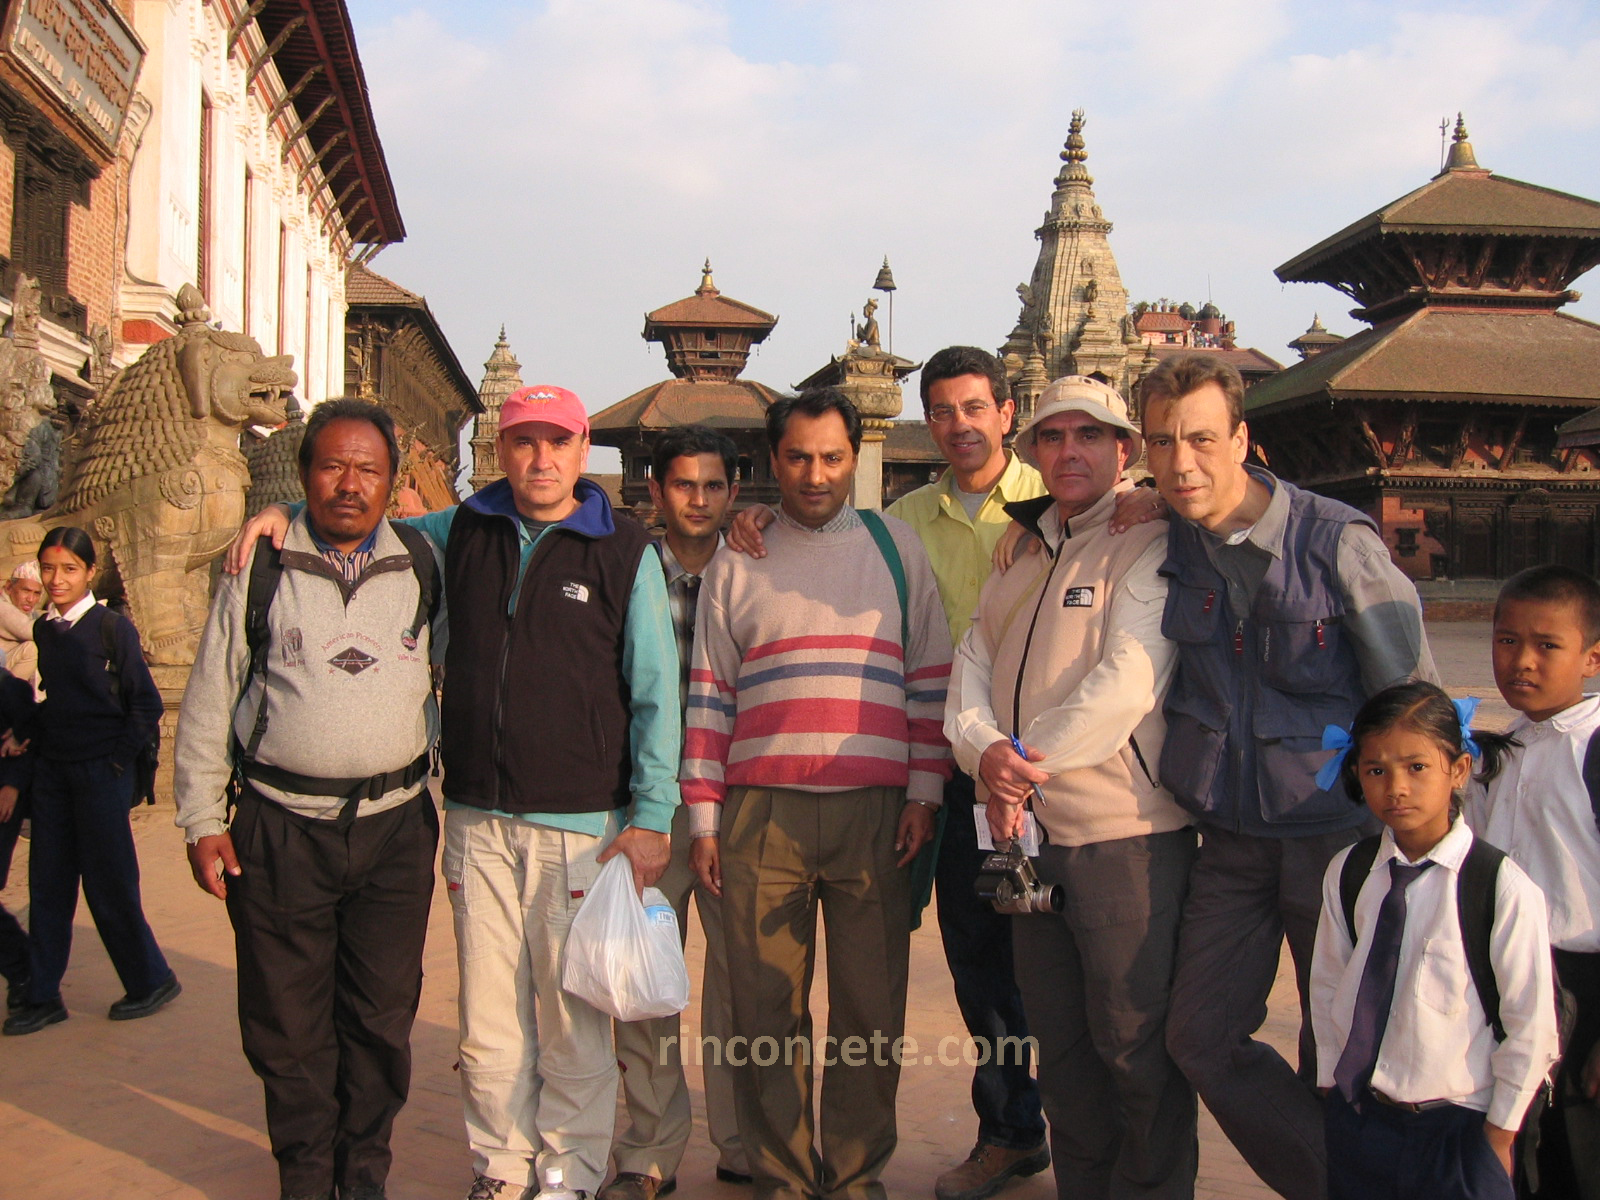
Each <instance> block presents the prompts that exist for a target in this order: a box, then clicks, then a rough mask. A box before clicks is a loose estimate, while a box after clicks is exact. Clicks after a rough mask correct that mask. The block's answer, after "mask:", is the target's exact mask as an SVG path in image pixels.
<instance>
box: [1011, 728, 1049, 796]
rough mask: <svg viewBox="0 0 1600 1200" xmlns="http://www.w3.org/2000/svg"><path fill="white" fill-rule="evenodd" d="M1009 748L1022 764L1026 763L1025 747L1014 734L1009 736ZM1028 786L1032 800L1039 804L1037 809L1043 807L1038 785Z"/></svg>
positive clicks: (1041, 793)
mask: <svg viewBox="0 0 1600 1200" xmlns="http://www.w3.org/2000/svg"><path fill="white" fill-rule="evenodd" d="M1011 748H1012V749H1013V750H1015V751H1016V752H1017V757H1018V758H1020V759H1021V760H1022V761H1023V762H1027V761H1028V751H1027V748H1026V747H1025V746H1023V744H1022V739H1021V738H1019V737H1018V736H1017V735H1016V734H1014V733H1013V734H1012V735H1011ZM1028 786H1029V787H1031V788H1032V789H1033V798H1034V799H1035V800H1037V801H1038V802H1039V807H1040V808H1043V807H1044V792H1043V791H1042V790H1041V789H1040V787H1039V785H1038V784H1037V783H1032V784H1029V785H1028Z"/></svg>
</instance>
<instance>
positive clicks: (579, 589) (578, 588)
mask: <svg viewBox="0 0 1600 1200" xmlns="http://www.w3.org/2000/svg"><path fill="white" fill-rule="evenodd" d="M561 594H562V595H563V596H565V597H566V598H567V599H568V600H577V601H579V602H580V603H582V604H587V603H589V589H588V588H586V587H584V585H583V584H581V583H564V584H562V585H561Z"/></svg>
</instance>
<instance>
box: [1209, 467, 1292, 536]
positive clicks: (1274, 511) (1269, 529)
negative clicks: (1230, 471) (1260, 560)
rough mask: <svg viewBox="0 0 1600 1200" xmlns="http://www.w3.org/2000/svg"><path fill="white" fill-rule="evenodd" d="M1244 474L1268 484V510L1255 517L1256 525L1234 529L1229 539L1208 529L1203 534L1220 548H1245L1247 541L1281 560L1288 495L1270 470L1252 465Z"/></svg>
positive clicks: (1286, 520) (1286, 525) (1287, 512)
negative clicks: (1269, 496) (1243, 546)
mask: <svg viewBox="0 0 1600 1200" xmlns="http://www.w3.org/2000/svg"><path fill="white" fill-rule="evenodd" d="M1245 471H1246V472H1248V473H1249V474H1250V476H1251V477H1252V478H1254V479H1257V480H1259V481H1260V482H1261V483H1263V484H1265V485H1266V486H1267V489H1268V490H1269V491H1270V492H1271V493H1272V495H1271V498H1270V499H1269V500H1268V501H1267V507H1266V510H1265V511H1264V512H1262V514H1261V515H1260V516H1259V517H1258V518H1256V523H1255V524H1254V525H1251V526H1249V527H1248V528H1246V529H1240V530H1235V531H1234V532H1233V533H1232V534H1230V535H1228V536H1226V537H1221V536H1218V535H1217V534H1214V533H1212V532H1211V531H1210V530H1209V529H1205V530H1203V532H1204V533H1205V535H1206V536H1207V537H1209V538H1211V539H1212V540H1213V542H1214V543H1215V544H1216V545H1218V546H1242V545H1244V544H1245V543H1246V542H1248V543H1250V545H1252V546H1254V547H1255V548H1256V549H1257V550H1261V551H1263V552H1264V553H1266V554H1270V555H1271V556H1272V557H1273V558H1282V557H1283V535H1284V533H1285V531H1286V530H1287V529H1288V527H1289V493H1288V492H1287V491H1285V490H1284V489H1283V488H1281V487H1279V486H1278V480H1277V478H1276V477H1275V476H1274V475H1273V474H1272V473H1271V472H1270V471H1263V470H1261V469H1260V468H1259V467H1250V466H1247V467H1245Z"/></svg>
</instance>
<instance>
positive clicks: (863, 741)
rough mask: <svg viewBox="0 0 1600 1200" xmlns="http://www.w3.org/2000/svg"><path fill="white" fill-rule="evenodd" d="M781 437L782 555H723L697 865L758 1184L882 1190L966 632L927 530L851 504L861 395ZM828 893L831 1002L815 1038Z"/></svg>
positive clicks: (694, 813)
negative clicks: (957, 665)
mask: <svg viewBox="0 0 1600 1200" xmlns="http://www.w3.org/2000/svg"><path fill="white" fill-rule="evenodd" d="M767 441H768V443H769V445H770V446H771V447H772V468H773V474H774V476H775V477H776V478H777V481H778V488H779V492H780V494H781V496H782V503H781V505H780V509H779V514H778V519H777V521H776V522H774V523H773V525H772V526H771V528H770V529H768V530H767V534H766V544H767V550H768V554H767V556H766V557H765V558H762V559H752V558H749V557H746V556H743V555H719V556H718V557H717V558H716V559H715V560H713V562H712V564H711V566H710V567H709V568H708V570H707V571H706V575H705V582H704V583H703V584H702V586H701V595H700V605H699V611H698V614H697V618H696V625H695V640H694V665H693V669H692V671H691V673H690V696H689V711H688V731H687V735H686V743H685V748H684V758H683V776H682V778H683V793H684V800H685V801H686V802H687V803H688V804H689V805H690V831H691V833H692V834H693V836H694V844H693V849H692V850H691V862H692V863H693V865H694V866H695V869H696V871H697V872H698V873H699V875H700V879H701V882H702V883H703V884H704V885H705V886H706V887H707V888H709V889H710V890H711V891H712V892H713V893H715V894H717V895H720V896H722V897H723V913H724V923H725V927H726V934H727V949H728V962H729V973H730V990H731V992H732V994H733V1025H734V1029H735V1030H736V1031H737V1032H736V1035H735V1036H734V1037H733V1038H731V1039H729V1041H728V1044H727V1045H726V1046H723V1047H721V1048H720V1049H721V1052H722V1054H723V1055H724V1060H725V1061H728V1062H731V1063H733V1065H734V1066H735V1067H737V1068H739V1071H738V1074H737V1076H736V1082H735V1089H736V1095H737V1097H738V1109H739V1134H740V1138H741V1140H742V1141H743V1142H744V1145H745V1147H746V1149H747V1151H748V1153H749V1156H750V1165H751V1169H752V1172H753V1173H754V1175H755V1180H756V1197H757V1200H769V1198H773V1197H785V1198H793V1200H801V1198H802V1197H814V1196H820V1197H828V1198H833V1197H839V1198H843V1197H846V1196H848V1197H852V1198H862V1200H871V1198H875V1197H882V1196H883V1195H884V1194H885V1193H884V1190H883V1185H882V1184H881V1183H879V1182H878V1179H879V1176H880V1174H881V1173H882V1171H883V1168H884V1165H885V1164H886V1163H887V1162H888V1160H889V1156H890V1155H891V1154H892V1153H893V1152H894V1144H895V1120H894V1102H895V1091H896V1088H897V1086H898V1083H899V1074H900V1072H899V1066H900V1062H901V1058H902V1053H903V1046H902V1044H898V1039H899V1038H900V1037H901V1035H902V1032H903V1030H904V1025H905V999H906V973H907V965H908V958H909V937H910V922H911V888H910V879H909V869H908V868H909V865H910V863H911V860H912V859H913V858H914V857H915V856H916V854H917V851H918V850H920V849H921V848H922V846H923V845H924V843H926V842H927V841H928V839H929V838H930V837H931V836H932V832H933V813H934V810H935V809H936V808H937V807H938V805H939V803H940V800H941V796H942V789H943V784H944V780H945V779H946V778H947V777H948V775H949V771H950V764H949V750H948V747H947V746H946V745H945V741H944V738H943V735H942V734H941V732H940V724H941V720H942V714H943V706H944V695H945V686H946V683H947V681H948V677H949V671H950V635H949V628H948V625H947V623H946V620H945V616H944V609H943V608H942V606H941V605H940V602H939V592H938V587H937V584H936V583H935V580H934V575H933V569H932V567H930V566H929V564H928V558H927V555H926V553H925V552H924V551H923V549H922V545H921V543H920V542H919V541H918V539H917V536H916V534H915V533H914V532H913V531H912V530H911V528H910V527H909V526H907V525H905V524H904V523H903V522H900V521H897V520H894V519H893V518H882V517H879V516H877V514H867V516H866V517H865V518H863V516H862V515H861V514H858V513H857V512H856V510H855V509H853V508H850V507H848V506H847V504H846V501H847V500H848V498H849V495H850V487H851V483H852V481H853V478H854V475H855V467H856V455H857V452H858V451H859V449H860V446H861V418H860V415H859V414H858V413H857V412H856V410H855V408H854V406H853V405H852V404H851V403H850V401H849V400H847V399H846V398H845V397H844V396H843V395H842V394H841V393H840V392H838V391H836V390H833V389H819V390H816V391H808V392H803V393H801V394H800V395H799V396H796V397H792V398H786V399H783V400H780V401H778V402H777V403H775V404H774V405H773V406H772V407H771V408H770V409H769V410H768V411H767ZM897 576H899V578H898V579H897ZM902 597H903V599H902ZM819 903H820V905H821V907H822V909H823V912H824V914H825V915H826V919H827V927H828V933H829V936H828V1008H829V1019H828V1036H826V1037H824V1038H821V1039H819V1040H818V1041H817V1042H816V1043H815V1045H814V1046H813V1044H812V1039H811V1017H810V1013H809V1010H808V1008H807V1003H806V993H807V991H808V989H809V984H810V980H811V975H812V968H813V966H814V964H815V954H816V950H815V933H816V916H817V907H818V905H819ZM707 1052H708V1053H715V1051H714V1050H713V1049H712V1048H711V1047H707ZM813 1062H817V1063H819V1064H821V1065H822V1067H823V1069H824V1074H823V1091H822V1114H821V1122H820V1123H821V1135H822V1136H821V1144H820V1154H819V1152H818V1149H816V1148H813V1129H814V1126H815V1121H814V1118H813V1115H812V1103H811V1081H812V1074H811V1067H812V1063H813Z"/></svg>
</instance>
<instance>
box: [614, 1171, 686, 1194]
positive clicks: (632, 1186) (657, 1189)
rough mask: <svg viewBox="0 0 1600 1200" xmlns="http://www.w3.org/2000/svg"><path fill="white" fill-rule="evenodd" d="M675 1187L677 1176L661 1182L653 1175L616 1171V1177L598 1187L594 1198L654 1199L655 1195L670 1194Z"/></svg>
mask: <svg viewBox="0 0 1600 1200" xmlns="http://www.w3.org/2000/svg"><path fill="white" fill-rule="evenodd" d="M677 1189H678V1179H677V1176H673V1177H672V1178H671V1179H668V1180H666V1181H665V1182H663V1181H661V1180H659V1179H657V1178H656V1177H655V1176H654V1175H641V1174H640V1173H639V1172H637V1171H618V1172H617V1177H616V1178H615V1179H613V1180H612V1181H611V1182H610V1183H608V1184H606V1185H605V1187H603V1188H601V1189H600V1194H599V1195H598V1196H596V1197H595V1200H656V1197H657V1196H670V1195H671V1194H672V1193H673V1192H675V1191H677Z"/></svg>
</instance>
